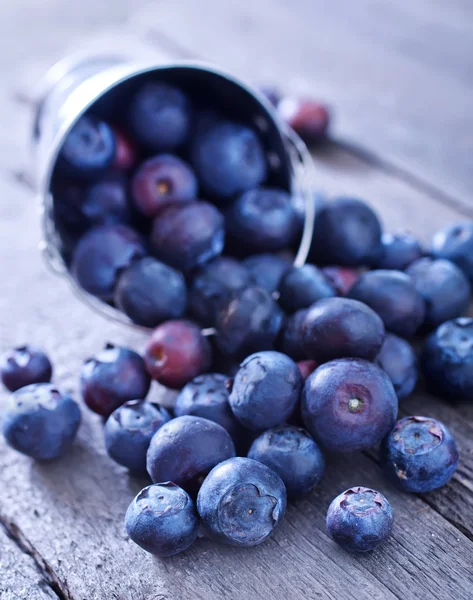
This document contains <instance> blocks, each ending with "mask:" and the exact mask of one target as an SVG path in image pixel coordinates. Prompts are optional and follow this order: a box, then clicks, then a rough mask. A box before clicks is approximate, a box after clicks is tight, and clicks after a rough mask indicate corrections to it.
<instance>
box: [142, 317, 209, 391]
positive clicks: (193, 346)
mask: <svg viewBox="0 0 473 600" xmlns="http://www.w3.org/2000/svg"><path fill="white" fill-rule="evenodd" d="M145 362H146V367H147V369H148V372H149V373H150V375H151V377H152V378H153V379H155V380H156V381H159V383H161V384H162V385H165V386H166V387H170V388H173V389H180V388H182V387H183V386H185V385H186V384H187V383H189V382H190V381H192V379H194V377H197V375H200V374H201V373H205V371H208V370H209V369H210V366H211V365H212V346H211V345H210V342H209V341H208V339H207V338H206V337H205V336H204V335H202V332H201V330H200V328H199V327H198V326H197V325H196V324H195V323H192V322H191V321H186V320H173V321H166V322H165V323H162V324H161V325H159V326H158V327H156V329H155V330H154V331H153V333H152V334H151V337H150V338H149V340H148V345H147V347H146V352H145Z"/></svg>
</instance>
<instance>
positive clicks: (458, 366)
mask: <svg viewBox="0 0 473 600" xmlns="http://www.w3.org/2000/svg"><path fill="white" fill-rule="evenodd" d="M421 366H422V371H423V373H424V377H425V380H426V383H427V387H428V388H429V390H430V391H431V392H432V393H433V394H439V395H441V396H446V397H447V398H449V399H452V400H473V319H468V318H460V319H454V320H453V321H447V322H446V323H443V324H442V325H440V327H438V329H437V330H436V331H434V333H432V334H431V335H430V336H429V337H428V338H427V341H426V343H425V347H424V351H423V353H422V358H421Z"/></svg>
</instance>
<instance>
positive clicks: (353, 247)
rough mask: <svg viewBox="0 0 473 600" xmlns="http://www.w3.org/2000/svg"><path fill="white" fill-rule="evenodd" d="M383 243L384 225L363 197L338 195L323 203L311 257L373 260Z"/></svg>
mask: <svg viewBox="0 0 473 600" xmlns="http://www.w3.org/2000/svg"><path fill="white" fill-rule="evenodd" d="M380 243H381V225H380V223H379V220H378V217H377V216H376V214H375V213H374V211H373V210H372V209H371V208H370V207H369V206H368V205H367V204H365V203H364V202H362V201H361V200H356V199H354V198H343V197H342V198H337V199H336V200H333V201H332V202H328V203H326V204H324V205H322V206H321V208H320V209H319V211H318V212H317V215H316V217H315V222H314V233H313V239H312V247H311V257H312V260H313V262H315V263H316V264H324V265H341V266H348V267H351V266H354V267H356V266H363V265H367V264H370V262H371V258H372V256H373V255H374V254H375V253H376V252H377V251H378V249H379V245H380Z"/></svg>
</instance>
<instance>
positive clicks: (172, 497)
mask: <svg viewBox="0 0 473 600" xmlns="http://www.w3.org/2000/svg"><path fill="white" fill-rule="evenodd" d="M125 527H126V531H127V533H128V535H129V536H130V538H131V539H132V540H133V541H134V542H135V544H138V546H141V547H142V548H143V549H144V550H146V551H147V552H150V553H151V554H155V555H156V556H161V557H165V556H173V555H174V554H178V553H179V552H184V550H187V548H189V546H191V545H192V544H193V543H194V541H195V539H196V537H197V533H198V531H199V520H198V518H197V512H196V510H195V505H194V502H193V500H192V498H191V497H190V496H189V494H188V493H187V492H185V491H184V490H183V489H181V488H180V487H179V486H177V485H175V484H174V483H172V482H171V481H166V482H165V483H155V484H154V485H149V486H148V487H146V488H145V489H144V490H141V492H140V493H139V494H138V495H137V496H136V498H135V499H134V500H133V502H132V503H131V504H130V506H129V507H128V510H127V511H126V516H125Z"/></svg>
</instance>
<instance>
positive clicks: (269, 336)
mask: <svg viewBox="0 0 473 600" xmlns="http://www.w3.org/2000/svg"><path fill="white" fill-rule="evenodd" d="M283 322H284V315H283V313H282V311H281V309H280V308H279V306H278V305H277V304H276V302H275V301H274V300H273V298H272V297H271V295H270V294H269V292H267V291H266V290H264V289H262V288H257V287H248V288H246V289H244V290H241V291H240V292H237V294H236V296H235V297H234V298H233V299H232V300H230V302H229V303H228V304H227V305H226V306H224V307H223V308H222V310H221V311H220V312H219V314H218V317H217V322H216V330H217V335H216V340H215V342H216V344H217V346H218V348H219V349H220V350H221V351H222V352H224V353H225V354H229V355H233V356H235V357H237V358H244V357H245V356H248V355H249V354H251V353H253V352H257V351H259V350H271V349H272V348H273V347H274V345H275V343H276V339H277V337H278V335H279V332H280V331H281V328H282V325H283Z"/></svg>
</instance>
